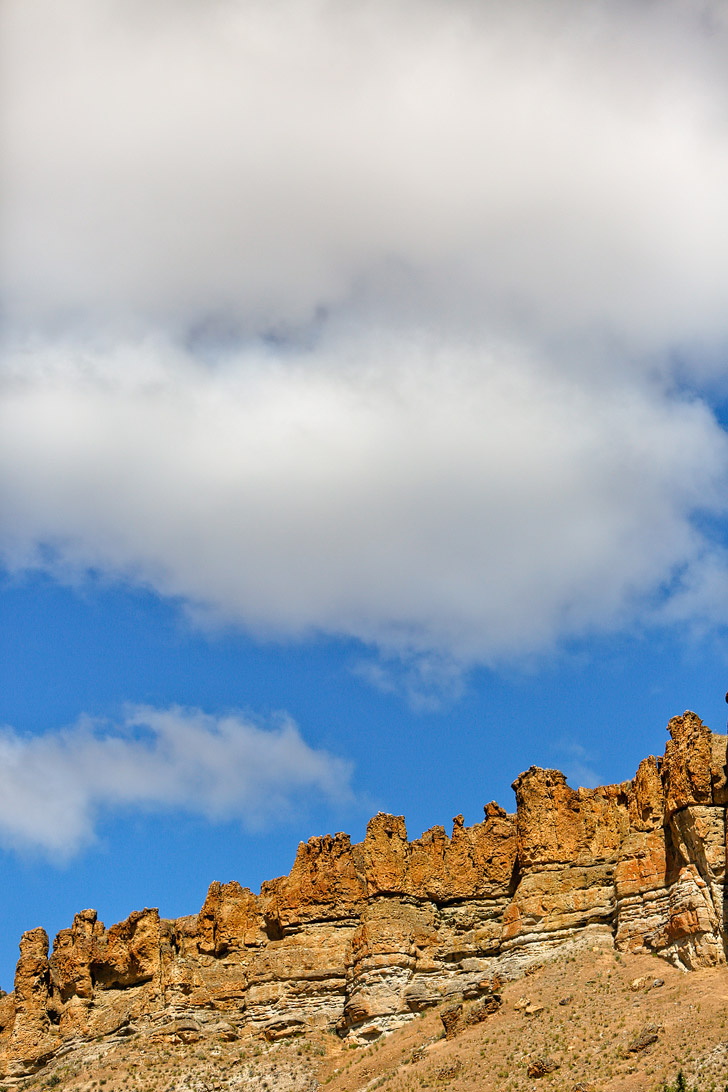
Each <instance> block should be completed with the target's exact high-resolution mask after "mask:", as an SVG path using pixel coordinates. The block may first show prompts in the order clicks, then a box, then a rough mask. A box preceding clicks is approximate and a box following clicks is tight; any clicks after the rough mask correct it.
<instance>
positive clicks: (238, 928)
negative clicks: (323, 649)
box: [0, 712, 728, 1078]
mask: <svg viewBox="0 0 728 1092" xmlns="http://www.w3.org/2000/svg"><path fill="white" fill-rule="evenodd" d="M668 730H669V732H670V741H669V742H668V744H667V748H666V751H665V756H664V758H662V759H656V758H654V757H650V758H648V759H645V761H644V762H642V763H641V764H640V766H639V769H638V770H637V773H636V775H635V777H634V778H633V779H632V780H631V781H626V782H623V783H622V784H620V785H608V786H605V787H601V788H597V789H577V790H574V789H572V788H570V787H569V786H568V785H567V783H566V778H565V777H564V775H563V774H561V773H559V772H558V771H557V770H543V769H540V768H537V767H531V769H530V770H528V771H526V772H525V773H523V774H521V775H520V777H518V778H517V779H516V781H515V782H514V785H513V788H514V790H515V794H516V813H515V814H514V815H509V814H507V813H506V812H505V811H504V810H503V809H502V808H500V807H499V806H498V805H497V804H488V805H487V806H486V808H485V818H484V820H483V822H482V823H478V824H476V825H475V826H472V827H466V826H465V825H464V823H463V819H462V816H457V817H456V819H455V820H454V825H453V830H452V834H451V835H450V836H449V837H448V835H447V834H446V832H445V830H444V829H443V828H442V827H433V828H432V829H431V830H429V831H427V832H426V833H425V834H423V835H422V837H421V838H418V839H416V840H414V841H409V839H408V836H407V831H406V829H405V824H404V819H403V818H402V817H401V816H392V815H382V814H380V815H377V816H375V817H374V818H373V819H372V820H371V821H370V823H369V826H368V828H367V833H366V837H365V839H364V841H363V842H362V843H360V844H358V845H352V844H351V842H350V840H349V838H348V837H347V836H346V835H345V834H336V835H334V836H333V837H332V836H331V835H326V836H325V837H318V838H311V839H310V840H309V841H308V842H307V843H302V844H301V845H300V846H299V849H298V853H297V856H296V860H295V862H294V864H293V868H292V869H291V872H290V873H289V875H288V876H283V877H281V878H279V879H276V880H271V881H269V882H268V883H265V884H263V887H262V889H261V892H260V894H259V895H255V894H253V893H252V892H251V891H249V890H248V889H247V888H243V887H241V886H240V885H239V884H238V883H236V882H232V883H217V882H216V883H213V884H212V885H211V887H210V889H209V891H208V893H207V898H206V899H205V902H204V905H203V907H202V909H201V910H200V912H199V914H198V915H196V916H191V917H186V918H179V919H177V920H175V921H165V920H161V919H160V918H159V914H158V912H157V911H156V910H149V909H145V910H141V911H136V912H135V913H133V914H131V915H130V917H129V918H128V919H127V920H126V921H124V922H122V923H120V924H118V925H114V926H112V927H111V928H110V929H105V928H104V926H103V924H102V923H101V922H99V921H98V920H97V917H96V913H95V911H93V910H83V911H81V913H79V914H77V915H76V917H75V918H74V921H73V924H72V926H71V928H70V929H64V930H62V931H61V932H60V933H59V934H58V936H57V937H56V939H55V941H54V943H53V949H52V951H51V952H50V953H49V950H48V938H47V936H46V934H45V932H44V931H43V930H42V929H34V930H32V931H31V932H28V933H25V934H24V936H23V938H22V940H21V943H20V951H21V956H20V960H19V962H18V967H17V973H16V979H15V990H14V992H13V993H11V994H9V995H7V996H5V997H2V998H0V1075H2V1076H5V1077H10V1078H12V1077H21V1076H23V1075H24V1074H28V1073H31V1072H33V1071H35V1070H37V1069H38V1068H39V1067H41V1066H42V1065H43V1064H44V1063H45V1062H46V1061H47V1060H48V1059H49V1058H51V1057H53V1056H54V1055H55V1054H56V1053H57V1052H59V1051H65V1050H68V1049H69V1045H71V1044H73V1043H75V1042H78V1041H83V1040H85V1039H91V1038H99V1037H102V1038H103V1037H115V1036H123V1035H128V1034H135V1033H137V1032H139V1033H144V1034H147V1035H149V1036H153V1037H162V1038H166V1039H169V1040H170V1041H175V1040H177V1041H179V1040H180V1039H187V1040H189V1038H190V1037H192V1038H196V1037H198V1036H200V1035H205V1034H210V1033H214V1034H217V1035H220V1036H222V1037H223V1038H227V1039H230V1038H234V1037H236V1036H239V1035H240V1036H245V1035H262V1036H265V1037H266V1038H268V1039H276V1038H280V1037H283V1036H289V1035H293V1034H300V1033H305V1032H307V1031H309V1030H312V1029H328V1030H330V1031H336V1032H337V1033H338V1034H339V1035H341V1036H343V1037H347V1038H350V1039H351V1040H352V1041H356V1042H365V1041H368V1040H371V1039H373V1038H376V1037H377V1036H379V1035H381V1034H382V1033H383V1032H386V1031H388V1030H390V1029H392V1028H394V1027H397V1026H398V1025H400V1024H402V1023H403V1022H405V1021H407V1020H408V1019H411V1018H412V1017H413V1015H414V1014H416V1013H417V1012H419V1011H421V1010H422V1009H425V1008H427V1007H429V1006H431V1005H434V1004H438V1003H440V1002H442V1001H450V1002H451V1003H452V1005H453V1006H454V1007H453V1008H452V1011H453V1012H458V1013H462V1011H463V1009H462V1003H463V1001H465V1002H468V1001H477V1002H478V1004H477V1006H476V1007H475V1008H472V1006H471V1008H472V1012H478V1013H480V1012H481V1010H482V1013H483V1014H486V1013H487V1012H489V1011H491V1009H492V1007H493V1005H494V1004H495V1002H494V1001H493V999H494V998H497V991H498V988H499V984H500V982H501V980H502V979H503V978H508V977H510V976H513V975H516V974H518V973H522V972H524V971H527V970H528V968H529V966H533V965H534V964H536V963H539V962H543V961H544V960H545V959H548V958H549V956H550V955H551V954H552V953H554V952H555V951H559V950H562V948H563V946H564V945H566V944H571V945H576V944H583V943H590V944H594V943H604V944H609V945H614V946H615V947H616V948H617V949H619V950H622V951H632V952H654V953H656V954H658V955H661V956H663V957H664V958H666V959H668V960H670V961H671V962H672V963H674V964H676V965H678V966H682V967H685V968H686V969H689V968H694V967H698V966H707V965H712V964H722V963H725V962H726V955H727V951H728V940H727V937H728V881H727V879H726V863H727V857H728V842H727V835H726V806H727V805H728V773H727V770H726V761H727V758H728V756H727V754H726V750H727V745H728V740H727V739H726V737H725V736H721V735H714V734H713V733H711V731H710V729H709V728H707V727H706V726H705V725H704V724H703V723H702V721H701V720H700V718H699V717H697V716H696V715H695V714H694V713H690V712H686V713H685V714H684V715H683V716H681V717H674V718H673V719H672V720H671V721H670V723H669V725H668ZM458 1005H460V1006H461V1007H460V1008H459V1009H458V1007H457V1006H458ZM445 1011H450V1010H445ZM468 1011H470V1010H468ZM458 1018H460V1017H458Z"/></svg>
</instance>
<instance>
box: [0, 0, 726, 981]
mask: <svg viewBox="0 0 728 1092" xmlns="http://www.w3.org/2000/svg"><path fill="white" fill-rule="evenodd" d="M0 42H1V44H0V147H1V148H2V156H1V157H0V186H1V187H2V194H3V200H2V206H1V208H0V323H1V331H0V858H1V859H2V869H3V874H4V883H3V897H2V900H0V986H2V987H3V988H5V989H9V988H11V986H12V978H13V972H14V965H15V961H16V958H17V942H18V940H19V938H20V934H21V933H22V931H23V930H25V929H30V928H33V927H35V926H37V925H43V926H44V927H45V928H46V929H47V930H48V932H49V933H50V934H51V936H52V935H53V934H54V933H55V932H56V931H57V930H58V929H59V928H62V927H65V926H67V925H69V924H70V922H71V920H72V917H73V914H74V913H75V912H76V911H78V910H80V909H82V908H84V907H88V906H93V907H94V908H96V909H97V910H98V912H99V916H100V917H101V918H102V919H103V920H104V921H105V922H106V924H107V925H109V924H111V923H113V922H114V921H117V920H120V919H122V918H124V917H126V916H127V915H128V914H129V913H130V912H131V911H132V910H134V909H139V908H141V907H143V906H145V905H147V906H158V907H159V908H160V912H161V913H162V914H163V915H164V916H167V917H173V916H178V915H182V914H189V913H195V912H196V911H197V910H198V909H199V907H200V906H201V904H202V902H203V900H204V897H205V892H206V889H207V886H208V884H209V883H210V882H211V881H213V880H223V881H226V880H230V879H237V880H239V881H240V882H241V883H242V884H243V885H246V886H250V887H251V888H253V889H254V890H257V889H258V887H259V885H260V883H261V881H262V880H264V879H267V878H271V877H273V876H276V875H280V874H282V873H285V872H287V871H288V870H289V868H290V866H291V864H292V862H293V859H294V856H295V852H296V846H297V844H298V842H299V840H302V839H303V840H305V839H306V838H308V837H309V836H311V835H313V834H319V833H325V832H326V831H331V832H334V831H337V830H346V831H348V832H349V833H350V834H351V835H352V838H353V839H356V840H359V839H361V838H362V837H363V835H364V831H365V828H366V821H367V819H368V818H369V816H370V815H372V814H374V813H375V812H376V811H378V810H385V811H391V812H394V813H395V814H404V815H405V817H406V820H407V825H408V830H409V833H410V836H411V837H417V836H419V835H420V834H421V833H422V832H423V831H424V830H425V829H427V828H428V827H430V826H431V825H433V824H436V823H439V824H443V825H445V826H446V828H448V829H449V825H450V823H451V821H452V817H453V816H454V815H457V814H458V813H462V814H463V815H464V816H465V819H466V822H468V823H474V822H478V821H479V820H480V818H481V817H482V808H483V805H484V804H486V803H487V802H488V801H489V800H491V799H496V800H498V801H499V802H500V803H501V804H503V805H504V806H506V807H508V808H509V809H510V808H512V807H513V796H512V792H511V789H510V784H511V782H512V780H513V779H514V778H515V776H516V775H517V774H518V773H520V772H521V771H522V770H523V769H525V768H526V767H528V766H530V765H531V764H538V765H542V766H549V767H557V768H559V769H562V770H564V771H565V772H566V773H567V775H568V777H569V779H570V783H571V784H572V785H574V786H575V787H576V786H578V785H580V784H583V785H587V786H592V785H595V784H599V783H606V782H612V781H621V780H625V779H627V778H629V777H631V776H632V775H633V773H634V771H635V768H636V766H637V764H638V762H639V761H640V760H641V758H642V757H644V756H645V755H646V754H649V753H656V754H661V753H662V751H663V748H664V742H665V739H666V735H665V726H666V724H667V721H668V719H669V718H670V717H671V716H673V715H675V714H677V713H680V712H682V711H683V710H684V709H686V708H692V709H694V710H695V711H697V712H698V713H699V714H700V715H701V716H702V717H703V718H704V719H705V720H706V722H707V723H709V724H710V725H711V727H713V728H714V729H715V730H718V731H720V730H725V728H724V725H725V705H724V703H723V695H724V693H725V690H726V686H727V685H728V640H727V634H726V618H727V616H728V613H727V612H728V510H727V502H728V491H727V489H726V486H727V485H728V204H727V203H726V200H725V194H726V193H727V192H728V65H726V56H728V3H726V0H629V2H623V0H610V2H608V3H607V2H602V0H552V2H550V3H548V4H544V3H543V0H515V2H511V3H508V4H506V3H502V2H493V0H477V2H475V0H143V2H142V0H66V2H65V3H64V4H57V3H56V2H55V0H0Z"/></svg>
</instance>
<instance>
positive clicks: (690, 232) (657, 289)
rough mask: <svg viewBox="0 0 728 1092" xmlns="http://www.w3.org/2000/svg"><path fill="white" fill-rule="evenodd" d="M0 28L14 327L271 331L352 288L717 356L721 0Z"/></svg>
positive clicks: (95, 4) (164, 16) (265, 3)
mask: <svg viewBox="0 0 728 1092" xmlns="http://www.w3.org/2000/svg"><path fill="white" fill-rule="evenodd" d="M0 11H1V12H2V18H3V26H2V30H3V36H2V37H3V41H4V56H3V57H2V67H3V71H4V77H3V79H4V88H3V91H4V94H3V103H4V105H3V106H2V107H0V110H1V111H2V113H1V114H0V118H1V119H2V125H3V134H2V135H3V149H4V155H3V159H4V168H3V173H4V178H3V204H4V224H3V250H4V256H5V260H4V262H3V274H2V282H0V283H1V285H2V289H3V295H4V297H5V300H6V307H7V308H9V310H10V311H11V313H12V314H13V315H15V316H16V317H17V318H18V320H20V319H25V320H26V321H28V322H30V323H34V322H50V321H51V320H52V319H53V318H54V317H55V318H58V317H59V316H64V315H65V316H66V318H67V319H68V318H69V317H70V316H73V317H74V318H76V319H78V320H82V321H89V318H90V317H91V318H92V319H93V320H94V321H95V320H98V319H99V318H100V317H105V318H107V319H108V318H110V317H113V318H114V319H115V320H116V321H118V322H129V321H146V320H150V319H153V320H155V321H164V322H172V323H188V322H194V321H196V320H199V319H201V318H205V317H207V316H209V315H215V316H219V315H224V316H227V318H228V320H231V321H235V322H237V323H239V324H240V326H241V327H242V328H243V329H244V330H247V331H252V332H257V331H259V330H260V329H261V328H264V327H265V326H272V327H276V328H278V327H280V326H281V325H282V324H283V325H285V324H288V323H296V322H299V321H305V320H307V319H308V318H310V317H311V315H312V314H313V313H315V311H316V309H317V308H319V307H329V308H330V307H333V306H337V305H339V304H341V303H342V302H343V301H347V302H349V303H351V302H352V300H353V301H355V302H359V303H360V302H361V299H362V296H364V297H366V298H367V299H369V300H370V301H371V299H372V298H374V299H375V300H377V301H378V304H379V306H380V307H381V308H382V309H383V310H384V311H385V312H388V313H390V314H391V311H392V309H394V310H395V312H399V309H400V308H402V307H404V306H408V307H412V308H414V309H415V310H416V311H417V312H418V316H419V317H426V316H428V315H429V314H430V313H431V312H432V311H433V310H436V311H439V312H441V313H442V314H444V315H445V316H446V317H447V318H448V320H453V318H454V316H457V317H458V319H459V320H460V321H462V322H464V323H465V324H466V325H467V326H468V328H469V329H470V328H472V327H473V326H474V327H476V328H480V327H481V326H482V324H483V323H485V324H486V325H488V326H489V325H492V324H493V323H502V322H503V321H504V319H505V318H506V317H507V316H510V317H511V319H518V321H519V323H521V324H523V322H524V321H525V320H526V318H527V319H528V321H529V323H532V324H533V325H534V326H535V327H537V328H538V329H539V330H543V329H546V330H549V331H551V332H553V331H558V332H563V330H564V328H565V327H566V328H567V329H569V330H574V329H579V330H592V329H594V328H597V329H600V330H601V329H606V330H608V331H609V332H610V333H611V334H613V335H615V336H617V337H619V338H623V337H628V338H630V339H634V340H635V341H636V342H638V343H640V344H644V345H648V346H650V347H653V346H655V345H657V346H658V348H662V347H664V345H665V343H666V340H668V339H669V340H675V339H678V340H689V341H690V340H693V339H698V340H701V341H705V342H707V343H708V344H712V343H715V342H716V341H717V342H718V343H720V342H721V341H722V340H724V339H725V336H726V313H725V306H724V292H723V286H724V284H725V283H726V281H727V280H728V247H726V243H725V241H726V237H727V233H728V211H727V210H726V202H725V193H726V190H728V143H727V133H728V128H727V123H726V117H727V116H728V115H727V114H726V105H728V70H727V69H726V65H725V56H726V51H727V50H728V27H727V26H726V20H725V5H724V4H723V3H721V2H714V3H702V4H701V3H685V2H675V0H644V2H638V3H635V2H633V0H629V2H625V3H620V2H616V3H611V4H605V3H600V2H596V0H591V2H590V0H586V2H585V0H555V2H552V3H548V4H544V3H543V2H542V0H517V2H516V3H514V4H503V3H499V2H492V3H489V2H486V3H480V2H477V3H476V2H474V0H354V2H352V3H348V4H340V3H338V2H337V3H334V2H332V0H222V2H219V3H216V4H210V3H209V2H208V0H197V2H191V3H184V4H180V3H175V4H171V3H167V2H160V0H154V2H152V3H144V4H140V3H129V2H128V0H125V2H121V0H66V2H64V4H63V5H59V4H58V3H56V0H4V2H3V4H2V7H1V8H0ZM392 265H394V267H395V268H397V269H399V270H401V271H405V273H406V276H405V278H404V284H400V285H399V288H398V291H397V295H396V299H394V300H393V299H392V295H391V291H392V284H391V279H390V277H389V276H388V275H387V271H388V270H389V269H390V268H391V267H392ZM403 297H404V298H403Z"/></svg>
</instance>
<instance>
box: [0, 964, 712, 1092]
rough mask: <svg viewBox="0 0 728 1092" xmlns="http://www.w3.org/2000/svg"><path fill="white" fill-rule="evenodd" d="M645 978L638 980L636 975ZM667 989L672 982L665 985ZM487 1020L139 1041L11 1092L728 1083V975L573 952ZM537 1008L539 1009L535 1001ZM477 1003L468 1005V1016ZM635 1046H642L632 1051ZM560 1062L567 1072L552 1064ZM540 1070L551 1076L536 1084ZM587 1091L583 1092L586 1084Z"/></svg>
mask: <svg viewBox="0 0 728 1092" xmlns="http://www.w3.org/2000/svg"><path fill="white" fill-rule="evenodd" d="M636 979H639V980H641V981H640V982H639V983H635V980H636ZM660 982H661V983H662V984H661V985H660V984H658V983H660ZM501 996H502V1000H503V1004H502V1006H501V1008H500V1009H499V1010H498V1011H497V1012H495V1013H494V1014H493V1015H490V1016H488V1017H487V1018H486V1019H485V1020H484V1021H483V1022H481V1023H478V1024H476V1025H474V1026H472V1027H469V1028H466V1030H464V1031H463V1032H461V1033H460V1034H457V1035H455V1037H454V1038H452V1039H450V1040H447V1039H445V1038H444V1033H443V1023H442V1020H441V1015H440V1010H439V1009H432V1010H430V1011H428V1012H427V1013H426V1014H424V1015H422V1016H419V1017H417V1018H416V1019H415V1020H413V1021H412V1022H411V1023H410V1024H408V1025H407V1026H406V1027H404V1028H402V1029H401V1030H400V1031H397V1032H395V1033H393V1034H392V1035H390V1036H389V1037H387V1038H382V1039H380V1040H379V1041H378V1042H376V1043H374V1044H372V1045H371V1046H369V1047H358V1048H357V1047H348V1046H347V1045H346V1044H345V1043H342V1042H341V1041H340V1040H339V1039H338V1038H337V1037H336V1036H335V1035H328V1034H327V1035H323V1034H322V1035H319V1036H316V1035H314V1036H312V1037H311V1038H307V1039H298V1040H293V1041H288V1042H281V1043H277V1044H265V1043H261V1042H260V1041H257V1040H252V1039H248V1040H240V1039H238V1040H235V1041H233V1042H224V1041H222V1040H220V1039H216V1040H214V1041H212V1040H210V1039H199V1040H197V1041H196V1042H190V1043H173V1042H169V1041H167V1040H164V1039H161V1038H160V1039H159V1040H158V1041H155V1040H154V1039H151V1038H142V1037H141V1036H137V1037H130V1038H129V1040H127V1041H126V1042H124V1043H116V1044H114V1045H113V1046H112V1045H110V1044H105V1043H104V1042H103V1041H99V1042H96V1043H93V1044H86V1045H83V1046H79V1047H78V1048H77V1049H76V1050H72V1051H70V1052H69V1053H68V1054H67V1055H66V1056H65V1057H64V1058H60V1059H56V1060H55V1061H54V1062H52V1063H50V1064H49V1065H47V1066H46V1067H45V1068H44V1069H43V1070H42V1071H40V1072H39V1073H37V1074H36V1075H35V1076H33V1077H31V1078H27V1079H25V1080H23V1081H20V1082H18V1083H17V1084H13V1083H12V1082H8V1081H6V1082H5V1085H4V1086H2V1087H5V1088H8V1089H9V1088H22V1089H27V1090H28V1092H31V1090H32V1092H36V1090H40V1089H51V1088H54V1087H55V1088H59V1089H63V1090H65V1089H68V1090H69V1092H226V1090H228V1089H229V1090H231V1092H232V1090H240V1092H315V1090H316V1089H321V1092H323V1090H326V1092H365V1090H366V1092H373V1090H374V1089H381V1090H383V1092H415V1090H418V1092H419V1090H420V1089H432V1090H437V1089H442V1090H444V1089H447V1090H448V1092H475V1090H476V1089H477V1090H478V1092H480V1090H482V1092H488V1090H490V1089H493V1090H495V1089H498V1090H499V1092H500V1090H509V1092H520V1090H529V1092H531V1090H533V1089H538V1088H541V1089H543V1090H544V1092H546V1090H547V1089H551V1090H553V1092H561V1090H568V1092H574V1090H575V1089H577V1086H580V1089H587V1090H590V1092H591V1090H593V1092H599V1090H602V1089H609V1090H613V1092H643V1090H644V1092H652V1090H655V1089H657V1088H659V1087H660V1085H661V1084H662V1082H663V1080H667V1081H669V1082H674V1080H675V1078H676V1075H677V1072H678V1070H679V1069H681V1068H682V1069H683V1070H684V1072H685V1076H686V1077H687V1079H688V1082H689V1085H690V1088H691V1089H692V1087H693V1084H695V1083H697V1085H698V1088H699V1089H700V1092H724V1089H725V1087H726V1086H727V1085H728V968H726V967H720V968H712V969H705V970H699V971H693V972H690V973H686V972H684V971H678V970H676V969H674V968H673V967H671V966H669V965H668V964H666V963H665V962H664V961H662V960H660V959H656V958H652V957H649V956H630V957H628V956H623V957H619V956H617V955H616V954H615V953H614V952H611V951H605V950H603V949H599V950H594V951H587V952H584V953H581V954H579V955H578V956H567V955H562V956H560V957H558V958H557V959H555V960H553V961H552V962H550V963H548V964H546V965H545V966H543V967H541V968H539V969H538V970H536V972H535V973H534V974H532V975H529V976H527V977H525V978H521V979H518V980H517V981H512V982H507V983H505V984H504V985H503V988H502V990H501ZM526 1006H527V1007H526ZM467 1010H468V1003H466V1004H465V1013H466V1015H467ZM630 1048H633V1049H630ZM552 1067H553V1068H552ZM529 1069H530V1070H531V1073H532V1074H537V1073H541V1074H542V1075H540V1076H538V1075H532V1076H529ZM577 1092H579V1090H577Z"/></svg>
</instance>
